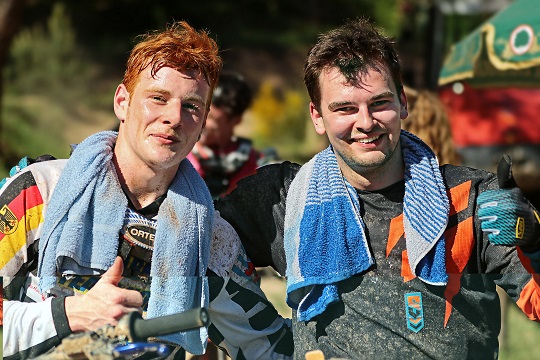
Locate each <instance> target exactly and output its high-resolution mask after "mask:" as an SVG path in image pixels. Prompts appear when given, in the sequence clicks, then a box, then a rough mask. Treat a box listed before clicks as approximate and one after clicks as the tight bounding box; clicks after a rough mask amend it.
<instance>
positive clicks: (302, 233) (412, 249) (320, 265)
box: [285, 131, 449, 321]
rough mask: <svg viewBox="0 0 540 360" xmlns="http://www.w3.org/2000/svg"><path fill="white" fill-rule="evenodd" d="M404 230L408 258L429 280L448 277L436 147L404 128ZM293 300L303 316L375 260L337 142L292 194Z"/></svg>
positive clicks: (288, 247)
mask: <svg viewBox="0 0 540 360" xmlns="http://www.w3.org/2000/svg"><path fill="white" fill-rule="evenodd" d="M400 139H401V146H402V150H403V157H404V161H405V198H404V205H403V213H404V229H405V236H406V244H407V251H408V255H409V263H410V265H411V269H412V270H413V272H414V273H415V274H416V275H417V276H418V277H419V278H420V279H421V280H423V281H425V282H426V283H429V284H434V285H444V284H446V282H447V279H448V276H447V274H446V263H445V241H444V237H443V232H444V230H445V229H446V225H447V223H448V213H449V203H448V197H447V194H446V189H445V186H444V183H443V180H442V175H441V173H440V171H439V165H438V162H437V159H436V157H435V155H434V154H433V151H432V150H431V149H430V148H429V147H428V146H427V145H426V144H424V143H423V142H422V141H421V140H420V139H418V138H417V137H416V136H414V135H412V134H410V133H408V132H406V131H402V133H401V138H400ZM286 209H287V211H286V214H285V253H286V256H287V273H286V275H287V303H288V304H289V305H290V306H291V307H292V308H293V309H296V310H298V311H297V316H298V319H299V320H300V321H305V320H310V319H312V318H313V317H314V316H316V315H318V314H321V313H322V312H323V311H324V310H325V309H326V307H327V306H328V305H329V304H331V303H333V302H335V301H338V300H339V294H338V291H337V286H336V283H337V282H338V281H341V280H344V279H347V278H349V277H350V276H352V275H354V274H358V273H361V272H362V271H365V270H367V269H368V268H369V267H370V266H371V265H373V263H374V260H373V258H372V256H371V254H370V251H369V247H368V244H367V239H366V235H365V232H364V223H363V221H362V218H361V216H360V214H361V212H360V203H359V201H358V195H357V193H356V190H355V189H354V188H353V187H352V186H351V185H350V184H349V183H348V182H347V180H345V178H344V177H343V176H342V175H341V171H340V169H339V166H338V163H337V159H336V156H335V154H334V153H333V150H332V148H331V146H330V147H328V148H327V149H325V150H323V151H322V152H320V153H318V154H317V155H315V156H314V157H313V158H312V159H311V160H310V161H309V162H308V163H306V164H305V165H304V166H302V168H301V169H300V171H299V172H298V174H297V175H296V177H295V179H294V180H293V182H292V184H291V187H290V188H289V191H288V193H287V205H286Z"/></svg>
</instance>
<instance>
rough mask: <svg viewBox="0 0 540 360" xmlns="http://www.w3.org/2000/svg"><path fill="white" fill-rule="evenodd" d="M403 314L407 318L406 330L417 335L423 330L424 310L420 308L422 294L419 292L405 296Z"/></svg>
mask: <svg viewBox="0 0 540 360" xmlns="http://www.w3.org/2000/svg"><path fill="white" fill-rule="evenodd" d="M405 314H406V316H407V328H409V330H411V331H413V332H415V333H417V332H419V331H420V330H422V329H423V328H424V308H423V306H422V294H421V293H419V292H413V293H406V294H405Z"/></svg>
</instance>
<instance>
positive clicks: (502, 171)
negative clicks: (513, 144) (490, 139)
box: [497, 154, 517, 189]
mask: <svg viewBox="0 0 540 360" xmlns="http://www.w3.org/2000/svg"><path fill="white" fill-rule="evenodd" d="M497 178H498V180H499V188H500V189H512V188H515V187H517V184H516V181H515V180H514V176H513V175H512V158H511V157H510V156H509V155H507V154H504V155H503V157H502V158H501V160H500V161H499V165H497Z"/></svg>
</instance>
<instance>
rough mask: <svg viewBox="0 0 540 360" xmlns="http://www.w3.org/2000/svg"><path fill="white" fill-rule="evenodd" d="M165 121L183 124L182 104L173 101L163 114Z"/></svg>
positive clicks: (175, 125) (177, 124) (174, 124)
mask: <svg viewBox="0 0 540 360" xmlns="http://www.w3.org/2000/svg"><path fill="white" fill-rule="evenodd" d="M163 122H164V123H166V124H169V125H171V126H172V127H177V126H180V125H181V124H182V105H181V104H176V103H171V104H168V105H167V107H166V109H165V110H164V114H163Z"/></svg>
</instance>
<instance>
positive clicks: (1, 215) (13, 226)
mask: <svg viewBox="0 0 540 360" xmlns="http://www.w3.org/2000/svg"><path fill="white" fill-rule="evenodd" d="M17 223H18V220H17V217H16V216H15V214H14V213H13V212H12V211H11V210H9V208H8V207H7V205H4V206H3V207H2V209H0V232H2V233H3V234H5V235H9V234H13V233H14V232H15V230H17Z"/></svg>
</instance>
